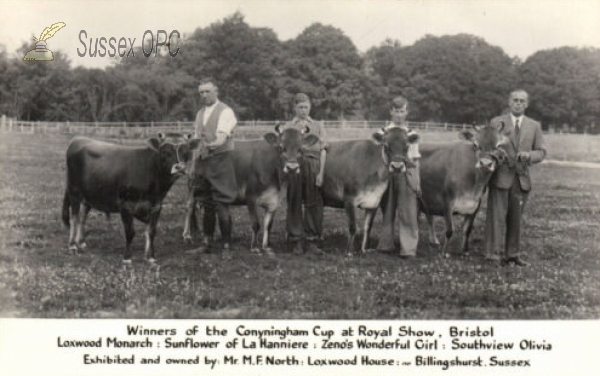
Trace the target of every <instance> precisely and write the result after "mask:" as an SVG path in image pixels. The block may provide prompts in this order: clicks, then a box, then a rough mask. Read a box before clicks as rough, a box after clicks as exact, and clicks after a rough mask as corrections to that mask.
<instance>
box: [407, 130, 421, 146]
mask: <svg viewBox="0 0 600 376" xmlns="http://www.w3.org/2000/svg"><path fill="white" fill-rule="evenodd" d="M420 139H421V136H419V134H418V133H416V132H410V133H409V134H408V143H409V144H414V143H417V142H419V140H420Z"/></svg>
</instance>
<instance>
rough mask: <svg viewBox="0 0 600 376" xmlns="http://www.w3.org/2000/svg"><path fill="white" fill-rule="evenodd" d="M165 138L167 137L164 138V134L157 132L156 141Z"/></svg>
mask: <svg viewBox="0 0 600 376" xmlns="http://www.w3.org/2000/svg"><path fill="white" fill-rule="evenodd" d="M165 138H167V137H166V136H165V134H164V133H162V132H159V133H158V139H159V140H164V139H165Z"/></svg>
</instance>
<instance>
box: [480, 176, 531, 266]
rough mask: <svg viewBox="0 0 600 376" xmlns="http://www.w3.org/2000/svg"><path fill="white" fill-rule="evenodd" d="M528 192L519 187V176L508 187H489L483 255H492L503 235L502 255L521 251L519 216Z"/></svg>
mask: <svg viewBox="0 0 600 376" xmlns="http://www.w3.org/2000/svg"><path fill="white" fill-rule="evenodd" d="M528 196H529V192H527V191H524V190H522V189H521V185H520V184H519V178H518V176H517V175H516V174H515V180H514V181H513V184H512V186H511V187H510V188H508V189H501V188H497V187H494V186H493V185H491V186H490V188H489V193H488V203H487V214H486V225H485V256H491V255H494V254H495V253H496V252H500V250H501V248H502V230H504V229H506V233H505V237H504V257H517V256H519V253H520V251H521V245H520V244H521V216H522V214H523V211H524V209H525V204H526V203H527V198H528Z"/></svg>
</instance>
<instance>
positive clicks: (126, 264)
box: [123, 260, 133, 270]
mask: <svg viewBox="0 0 600 376" xmlns="http://www.w3.org/2000/svg"><path fill="white" fill-rule="evenodd" d="M132 266H133V264H132V263H131V260H123V269H124V270H128V269H131V268H132Z"/></svg>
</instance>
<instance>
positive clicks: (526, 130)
mask: <svg viewBox="0 0 600 376" xmlns="http://www.w3.org/2000/svg"><path fill="white" fill-rule="evenodd" d="M502 122H504V129H503V133H504V134H505V135H506V136H507V137H508V138H509V140H510V142H508V143H507V144H505V145H504V146H503V148H504V150H506V153H507V155H508V162H505V163H502V164H501V165H500V166H498V170H497V171H496V172H495V173H494V175H493V176H492V179H491V180H490V184H492V185H493V186H495V187H497V188H502V189H508V188H510V187H511V186H512V184H513V182H514V179H515V174H516V175H517V176H518V177H519V183H520V185H521V189H522V190H524V191H530V190H531V178H530V177H529V165H530V164H533V163H539V162H541V161H542V160H543V159H544V157H545V156H546V145H545V143H544V139H543V136H542V126H541V124H540V123H539V122H537V121H535V120H533V119H531V118H528V117H527V116H523V123H522V124H521V126H520V128H521V130H520V132H519V136H520V137H519V139H517V137H516V134H515V128H514V125H513V123H512V119H511V117H510V114H506V115H502V116H498V117H495V118H494V119H492V121H491V124H492V125H494V126H496V127H498V128H500V127H501V123H502ZM520 151H527V152H529V153H530V154H531V161H529V162H528V163H523V162H521V161H518V160H517V153H518V152H520Z"/></svg>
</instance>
